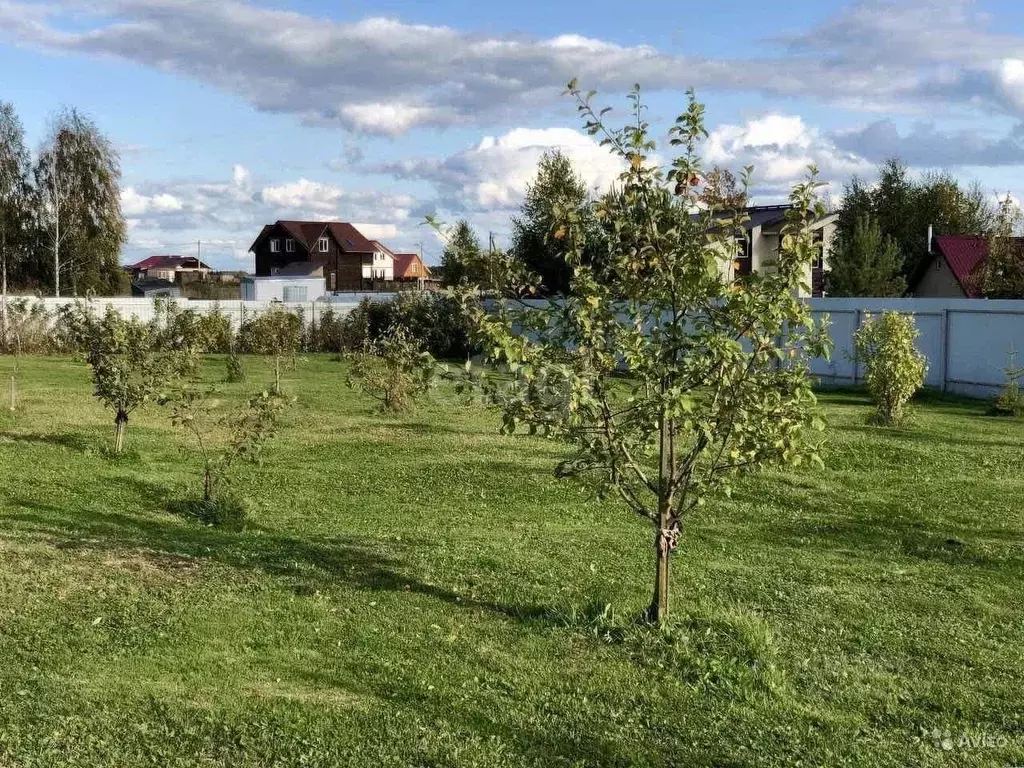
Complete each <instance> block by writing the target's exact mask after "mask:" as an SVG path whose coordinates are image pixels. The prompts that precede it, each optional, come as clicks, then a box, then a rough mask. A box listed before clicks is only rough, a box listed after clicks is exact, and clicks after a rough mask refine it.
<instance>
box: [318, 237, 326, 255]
mask: <svg viewBox="0 0 1024 768" xmlns="http://www.w3.org/2000/svg"><path fill="white" fill-rule="evenodd" d="M317 247H318V248H319V249H320V253H327V249H328V245H327V238H326V237H321V238H320V240H319V241H318V242H317Z"/></svg>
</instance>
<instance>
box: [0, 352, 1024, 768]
mask: <svg viewBox="0 0 1024 768" xmlns="http://www.w3.org/2000/svg"><path fill="white" fill-rule="evenodd" d="M244 365H245V368H246V370H247V372H248V380H247V381H246V382H242V383H236V384H223V385H222V386H223V388H224V390H225V396H226V397H228V398H237V399H239V401H240V400H241V398H242V397H244V396H245V395H247V394H249V393H250V392H251V391H252V390H253V389H254V388H255V387H257V386H259V385H261V384H264V383H269V382H270V380H271V378H272V373H271V372H270V370H269V367H268V366H267V364H266V363H265V361H262V360H259V359H256V358H247V359H246V360H245V361H244ZM204 373H205V378H206V380H208V381H211V382H222V381H223V379H224V359H223V358H210V359H209V360H208V361H207V363H206V366H205V370H204ZM283 386H284V388H285V390H286V391H287V392H289V393H291V394H294V395H295V396H296V397H297V398H298V400H297V403H296V405H295V406H294V407H293V408H292V409H291V410H290V411H289V412H288V413H287V414H286V416H285V417H284V424H283V427H282V430H281V435H280V437H279V438H278V440H277V441H276V442H275V443H273V444H272V445H271V446H270V448H269V451H268V453H267V456H266V462H265V463H264V465H263V466H262V467H250V466H246V467H244V468H243V469H242V470H241V471H240V472H239V473H238V480H237V482H236V484H235V488H234V490H235V491H236V492H237V493H239V494H240V495H241V496H243V497H244V498H245V499H246V502H247V504H246V508H247V512H248V521H247V524H246V527H245V529H244V530H242V531H231V530H226V529H224V528H218V527H212V526H208V525H204V524H203V523H202V522H201V520H199V519H197V515H195V514H182V513H181V510H182V504H183V503H187V501H188V500H189V499H194V498H195V497H196V493H197V492H198V490H199V489H198V485H199V482H200V464H199V462H198V460H197V458H196V457H195V456H194V455H191V454H190V453H189V452H188V451H187V450H186V446H187V439H186V438H185V436H184V435H182V434H180V433H179V432H177V431H176V430H174V429H173V428H172V427H171V426H170V425H169V423H168V421H167V418H166V414H165V413H164V412H162V411H161V410H160V409H159V408H158V407H156V406H150V407H147V408H145V409H143V410H142V411H140V412H138V413H137V414H134V415H133V418H132V421H131V422H130V424H129V428H128V443H127V444H128V448H129V452H128V454H127V455H126V456H124V457H121V458H119V459H117V460H113V459H112V458H111V457H109V455H108V452H107V446H108V445H109V443H110V441H111V439H112V435H113V418H112V416H111V415H110V414H108V413H106V412H104V411H103V410H102V409H101V408H100V406H99V405H98V404H97V403H96V402H95V401H93V400H92V398H91V397H90V386H89V376H88V370H87V369H86V368H85V367H84V366H83V365H82V364H80V363H77V362H73V361H71V360H68V359H58V358H27V359H23V360H22V362H21V374H20V380H19V396H20V401H19V408H18V410H17V411H16V412H15V413H13V414H9V413H4V414H3V415H2V416H0V658H2V659H3V663H2V664H0V765H12V766H57V765H66V766H171V765H174V766H212V765H218V766H220V765H230V766H269V765H281V766H285V765H303V766H374V767H375V768H376V767H377V766H406V765H411V766H487V767H488V768H490V767H491V766H516V767H517V768H518V767H519V766H625V765H639V766H663V765H679V766H748V765H749V766H780V765H787V766H788V765H814V766H817V765H828V766H839V765H851V766H852V765H857V766H890V765H915V766H916V765H926V766H928V765H935V766H989V765H992V766H1005V765H1011V764H1017V763H1021V764H1024V706H1022V702H1024V693H1022V692H1024V640H1022V638H1024V611H1022V609H1021V606H1022V598H1021V595H1022V594H1024V511H1022V509H1024V508H1022V505H1021V499H1022V498H1024V423H1021V422H1020V421H1014V420H1007V419H997V418H990V417H986V416H985V411H986V404H985V403H978V402H972V401H968V400H957V399H945V398H941V397H935V396H929V397H926V398H924V399H923V400H922V401H920V402H918V403H917V404H916V405H915V410H914V413H913V417H912V422H911V424H910V426H909V427H908V428H905V429H900V430H888V429H882V428H877V427H872V426H869V425H868V424H867V419H868V417H869V416H870V414H871V412H872V407H871V405H870V404H869V403H868V402H867V400H866V399H865V397H864V396H863V395H862V394H861V393H860V392H856V391H843V392H834V393H829V394H825V395H824V396H823V398H822V400H823V403H824V406H825V410H826V415H827V417H828V421H829V428H828V433H827V434H828V439H829V443H828V447H827V450H826V454H825V460H826V466H827V470H826V471H825V472H812V471H799V472H789V471H787V472H764V473H760V474H756V475H752V476H749V477H747V478H745V479H743V480H742V481H741V482H740V483H739V485H738V487H737V489H736V491H735V493H734V495H733V498H732V500H730V501H728V502H726V501H724V500H723V501H721V502H715V503H712V504H709V505H708V507H707V508H706V509H705V510H704V511H703V512H702V514H701V515H700V516H699V517H698V518H695V519H694V521H693V522H692V523H691V524H690V526H689V527H688V529H687V531H686V535H685V538H684V541H683V543H682V545H681V547H680V551H679V553H678V556H677V557H676V559H675V561H674V566H673V567H674V573H673V578H674V585H673V589H674V592H673V610H674V611H675V618H674V620H673V621H672V623H671V624H670V625H669V626H668V627H666V628H665V629H664V630H657V629H651V628H640V627H637V626H636V625H635V624H634V622H633V617H634V616H636V615H637V614H638V613H639V612H640V611H641V610H642V609H643V608H644V607H645V606H646V604H647V602H648V600H649V597H650V589H651V586H652V581H653V551H652V546H651V543H652V542H651V539H652V533H651V531H650V530H649V529H648V527H647V526H646V525H645V524H643V523H641V522H640V521H638V520H634V519H632V518H631V517H630V516H629V514H627V513H626V512H625V511H624V510H623V509H622V508H620V507H619V506H617V505H616V504H614V503H612V502H607V503H605V502H599V501H596V500H595V499H594V498H593V497H592V496H591V494H590V493H589V492H588V491H587V490H586V489H584V488H582V487H580V486H579V485H577V484H575V483H573V482H568V481H561V480H557V479H555V478H554V477H553V475H552V469H553V467H554V464H555V462H556V460H557V459H558V458H559V457H560V455H561V452H560V447H559V445H558V444H557V443H555V442H552V441H545V440H542V439H539V438H527V437H514V438H505V437H501V436H500V435H498V434H497V428H498V424H499V419H498V416H497V414H495V413H493V412H489V411H487V410H485V409H482V408H475V407H467V406H464V405H462V404H460V402H459V399H458V398H457V396H456V395H455V394H454V393H452V392H450V391H448V390H445V389H442V390H441V391H440V392H438V393H437V394H435V395H433V396H432V397H430V398H428V399H427V400H426V401H425V402H424V403H423V404H422V405H421V406H420V407H418V408H417V409H416V410H415V411H413V412H411V413H406V414H401V415H398V416H381V415H379V414H378V413H376V412H375V403H374V402H373V401H372V400H370V399H369V398H367V397H364V396H363V395H361V394H360V393H359V392H358V391H353V390H350V389H348V388H346V386H345V370H344V364H343V363H340V362H337V361H334V360H331V359H330V358H328V357H327V356H314V357H311V358H308V359H306V360H305V361H304V362H302V363H300V365H299V367H298V368H296V369H295V370H293V371H286V372H285V374H284V381H283ZM936 734H938V736H936Z"/></svg>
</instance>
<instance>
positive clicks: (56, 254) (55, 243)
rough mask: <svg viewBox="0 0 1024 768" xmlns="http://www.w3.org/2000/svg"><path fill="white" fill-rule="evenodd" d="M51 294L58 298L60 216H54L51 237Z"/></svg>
mask: <svg viewBox="0 0 1024 768" xmlns="http://www.w3.org/2000/svg"><path fill="white" fill-rule="evenodd" d="M53 295H54V296H55V297H57V298H58V299H59V298H60V216H59V215H58V216H56V217H55V223H54V237H53Z"/></svg>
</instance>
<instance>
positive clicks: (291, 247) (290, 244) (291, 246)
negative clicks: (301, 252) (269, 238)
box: [284, 237, 295, 253]
mask: <svg viewBox="0 0 1024 768" xmlns="http://www.w3.org/2000/svg"><path fill="white" fill-rule="evenodd" d="M284 249H285V251H286V252H287V253H295V241H294V240H293V239H292V238H290V237H289V238H288V239H287V240H285V241H284Z"/></svg>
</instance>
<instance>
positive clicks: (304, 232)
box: [249, 221, 379, 291]
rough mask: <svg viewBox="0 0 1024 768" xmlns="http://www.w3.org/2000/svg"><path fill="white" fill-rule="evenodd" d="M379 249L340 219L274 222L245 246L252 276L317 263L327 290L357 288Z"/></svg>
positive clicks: (360, 287)
mask: <svg viewBox="0 0 1024 768" xmlns="http://www.w3.org/2000/svg"><path fill="white" fill-rule="evenodd" d="M378 250H379V249H378V248H377V247H376V246H374V244H373V242H372V241H371V240H369V239H367V238H366V237H364V236H363V235H362V233H361V232H360V231H359V230H358V229H356V228H355V227H354V226H352V225H351V224H348V223H346V222H340V221H275V222H274V223H273V224H267V225H266V226H265V227H263V230H262V231H261V232H260V234H259V236H258V237H257V238H256V240H255V241H253V244H252V245H251V246H250V247H249V251H250V252H252V254H253V255H254V256H255V257H256V275H257V276H258V277H269V276H270V275H276V274H278V273H279V272H280V270H282V269H283V268H284V267H286V266H288V265H289V264H293V263H295V262H300V263H312V264H319V265H321V266H322V267H323V275H324V278H325V279H326V281H327V290H328V291H351V290H360V289H362V288H363V287H364V276H365V275H366V274H367V273H368V270H369V269H372V265H373V260H374V255H375V254H376V253H377V251H378Z"/></svg>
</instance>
